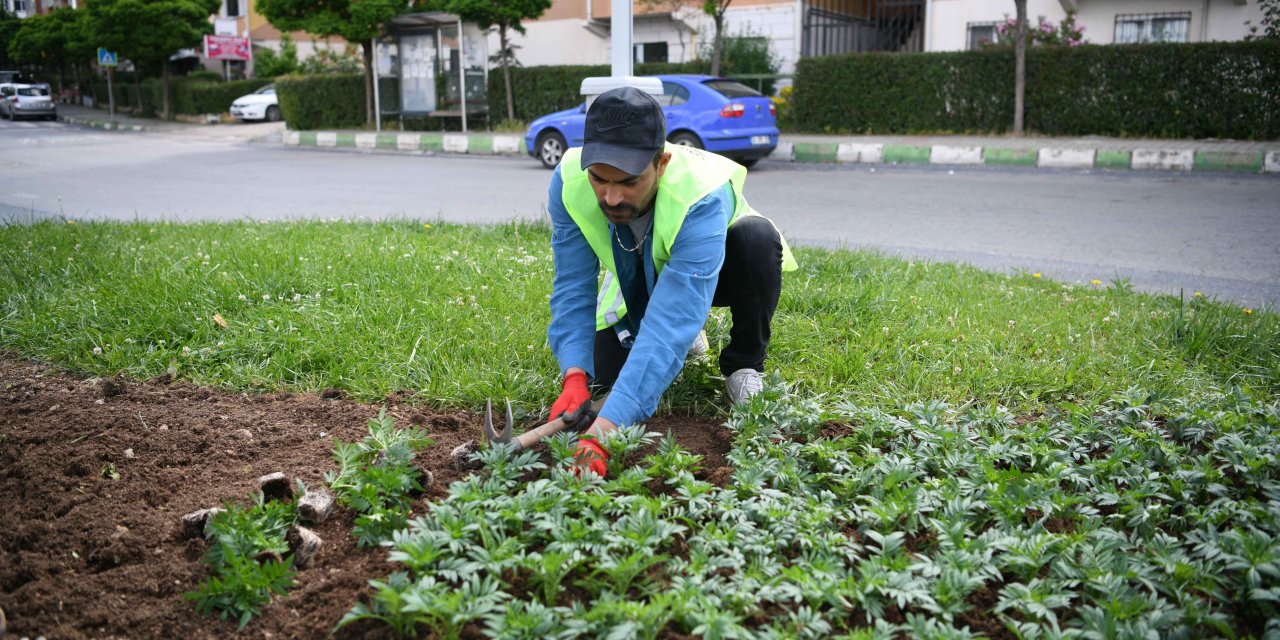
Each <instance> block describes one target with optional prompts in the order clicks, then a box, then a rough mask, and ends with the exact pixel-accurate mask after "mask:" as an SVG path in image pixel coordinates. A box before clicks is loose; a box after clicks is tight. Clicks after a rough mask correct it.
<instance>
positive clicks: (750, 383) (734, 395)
mask: <svg viewBox="0 0 1280 640" xmlns="http://www.w3.org/2000/svg"><path fill="white" fill-rule="evenodd" d="M724 390H725V393H726V394H728V395H729V402H730V403H731V404H741V403H743V402H747V401H749V400H751V397H752V396H754V395H756V394H757V393H760V392H761V391H763V390H764V374H763V373H760V372H759V371H756V370H755V369H738V370H737V371H734V372H733V373H731V374H729V377H727V378H725V379H724Z"/></svg>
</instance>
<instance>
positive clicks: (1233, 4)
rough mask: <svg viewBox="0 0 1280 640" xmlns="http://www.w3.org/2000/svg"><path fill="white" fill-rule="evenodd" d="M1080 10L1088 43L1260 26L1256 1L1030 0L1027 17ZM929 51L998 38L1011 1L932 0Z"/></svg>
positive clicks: (1202, 38) (1233, 36) (1174, 38)
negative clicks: (1250, 25) (996, 32)
mask: <svg viewBox="0 0 1280 640" xmlns="http://www.w3.org/2000/svg"><path fill="white" fill-rule="evenodd" d="M1068 11H1074V12H1075V13H1076V24H1077V25H1083V26H1084V27H1085V29H1084V38H1083V40H1084V42H1086V43H1090V44H1132V43H1140V42H1212V41H1223V40H1242V39H1244V37H1245V36H1246V35H1248V34H1249V26H1248V25H1247V24H1246V21H1251V22H1252V24H1255V25H1256V24H1258V23H1259V22H1260V21H1261V19H1262V8H1261V7H1260V6H1259V4H1258V0H1027V19H1028V20H1029V21H1030V22H1031V23H1032V24H1035V22H1036V19H1037V18H1039V17H1043V18H1044V19H1045V20H1046V21H1048V22H1051V23H1053V24H1057V23H1058V22H1060V21H1061V20H1062V19H1063V18H1066V17H1067V12H1068ZM927 14H928V17H927V18H926V20H927V22H928V27H927V31H928V33H929V36H930V37H929V41H928V43H927V45H926V50H928V51H962V50H965V49H973V48H977V47H978V46H980V43H981V42H982V41H983V40H989V39H991V38H992V37H993V36H994V30H995V25H996V24H997V23H999V22H1003V21H1004V20H1007V19H1010V18H1012V17H1014V5H1013V2H1012V0H929V10H928V11H927Z"/></svg>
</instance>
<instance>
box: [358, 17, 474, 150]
mask: <svg viewBox="0 0 1280 640" xmlns="http://www.w3.org/2000/svg"><path fill="white" fill-rule="evenodd" d="M386 31H387V34H386V36H385V37H383V38H382V41H381V43H380V44H381V46H380V47H379V53H378V56H377V58H378V75H379V76H387V77H395V78H398V79H399V105H398V107H399V113H398V114H397V115H399V116H400V118H401V119H403V118H406V117H432V118H460V119H461V120H462V130H463V131H466V130H467V120H468V118H472V119H474V118H483V117H486V116H487V114H488V111H489V105H488V102H487V100H486V98H485V87H486V86H487V83H488V64H487V62H488V60H489V45H488V36H487V34H486V33H485V30H484V29H481V28H480V27H479V26H477V25H475V24H471V23H466V22H464V21H463V20H462V19H461V18H459V17H458V16H456V15H453V14H448V13H439V12H428V13H410V14H405V15H402V16H397V17H395V18H393V19H392V20H391V22H390V23H389V24H388V26H387V30H386ZM388 106H389V105H388ZM384 113H385V112H384ZM388 115H389V114H388Z"/></svg>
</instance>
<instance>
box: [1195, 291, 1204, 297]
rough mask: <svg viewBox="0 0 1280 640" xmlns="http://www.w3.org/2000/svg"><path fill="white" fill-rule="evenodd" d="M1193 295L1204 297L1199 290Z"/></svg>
mask: <svg viewBox="0 0 1280 640" xmlns="http://www.w3.org/2000/svg"><path fill="white" fill-rule="evenodd" d="M1195 296H1196V297H1197V298H1203V297H1204V295H1203V294H1201V293H1200V292H1199V291H1197V292H1195Z"/></svg>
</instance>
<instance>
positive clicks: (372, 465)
mask: <svg viewBox="0 0 1280 640" xmlns="http://www.w3.org/2000/svg"><path fill="white" fill-rule="evenodd" d="M368 428H369V435H368V436H366V437H365V438H364V439H362V440H359V441H357V442H352V443H349V444H348V443H343V442H342V441H340V440H337V439H335V440H334V443H333V459H334V461H335V462H337V465H338V468H337V469H336V470H334V471H330V472H328V473H326V474H325V482H327V483H328V484H329V486H330V487H331V488H332V489H333V491H334V493H335V494H336V496H337V499H338V502H339V504H342V505H345V506H347V507H350V508H351V509H352V510H354V511H355V512H356V513H357V514H358V515H357V516H356V523H355V528H354V529H353V530H352V534H353V535H354V536H356V544H357V546H361V547H364V546H372V545H377V544H380V543H382V542H383V541H385V540H387V539H389V538H390V537H391V535H392V534H393V533H394V532H396V531H399V530H400V529H403V528H404V527H405V526H406V525H407V524H408V519H409V503H410V501H411V500H412V498H413V496H414V495H416V494H418V493H421V491H422V484H421V478H422V472H421V471H420V470H419V469H418V468H417V467H416V466H414V456H415V455H416V453H417V452H418V451H420V450H422V449H424V448H426V447H428V446H430V445H431V443H432V441H431V439H430V438H428V437H427V435H426V433H425V432H424V431H423V430H421V429H419V428H417V427H408V428H403V429H401V428H397V427H396V425H395V421H394V420H392V419H391V418H390V417H389V416H387V411H386V408H385V407H384V408H383V409H381V410H380V411H379V412H378V417H376V418H372V419H370V420H369V424H368Z"/></svg>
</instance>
